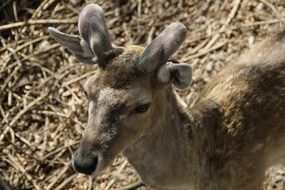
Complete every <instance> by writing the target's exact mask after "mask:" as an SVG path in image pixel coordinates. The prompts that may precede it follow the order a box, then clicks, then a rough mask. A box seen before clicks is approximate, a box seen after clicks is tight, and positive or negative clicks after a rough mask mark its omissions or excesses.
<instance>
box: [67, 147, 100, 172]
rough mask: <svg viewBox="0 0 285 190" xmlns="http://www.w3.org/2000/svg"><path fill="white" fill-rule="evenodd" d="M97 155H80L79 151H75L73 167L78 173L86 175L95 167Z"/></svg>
mask: <svg viewBox="0 0 285 190" xmlns="http://www.w3.org/2000/svg"><path fill="white" fill-rule="evenodd" d="M97 164H98V157H97V156H95V155H90V156H89V157H82V156H81V154H80V153H78V152H76V153H75V155H74V158H73V162H72V165H73V169H74V170H75V171H77V172H79V173H83V174H86V175H90V174H92V173H93V172H94V171H95V170H96V167H97Z"/></svg>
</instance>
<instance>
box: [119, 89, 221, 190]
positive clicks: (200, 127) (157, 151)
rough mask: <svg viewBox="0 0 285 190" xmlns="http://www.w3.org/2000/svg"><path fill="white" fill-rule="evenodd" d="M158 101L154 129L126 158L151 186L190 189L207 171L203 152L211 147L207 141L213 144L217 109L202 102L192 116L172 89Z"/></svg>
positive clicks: (129, 151) (155, 106)
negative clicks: (178, 186) (204, 165)
mask: <svg viewBox="0 0 285 190" xmlns="http://www.w3.org/2000/svg"><path fill="white" fill-rule="evenodd" d="M155 102H157V104H156V105H154V109H156V110H154V114H153V118H152V126H150V127H151V128H152V129H153V130H150V131H151V132H150V133H148V134H146V135H144V136H142V137H141V138H140V139H139V140H138V141H136V142H135V143H133V144H132V145H131V146H130V147H128V148H127V150H126V151H125V152H124V155H125V156H126V158H127V159H128V161H129V162H130V163H131V164H132V165H133V167H134V168H135V169H136V171H137V172H138V173H139V175H140V177H141V178H142V180H143V181H145V182H146V183H147V184H148V185H149V184H154V186H155V184H156V183H160V184H165V185H167V187H171V185H173V187H176V188H177V185H178V184H179V185H182V186H183V184H185V186H187V188H189V182H191V181H193V180H195V179H194V178H197V177H198V175H199V173H201V172H202V170H203V168H201V166H203V164H201V162H203V160H201V155H199V153H200V152H201V149H202V148H207V147H202V146H205V142H204V141H205V140H206V141H209V143H208V144H211V143H210V141H211V139H212V138H211V136H213V134H214V133H213V130H214V125H215V123H216V120H217V115H216V114H213V109H214V107H216V106H214V105H213V104H211V103H200V104H199V105H197V106H195V107H196V108H193V110H191V111H190V113H191V114H189V113H188V112H187V110H186V109H185V108H184V107H183V106H182V105H180V104H179V103H178V101H177V99H176V97H175V94H174V91H173V90H172V89H171V90H169V89H168V90H167V91H166V92H164V93H162V94H160V96H159V99H157V101H155ZM206 137H207V139H205V138H206ZM213 138H214V137H213ZM187 188H186V189H187ZM182 189H183V188H182Z"/></svg>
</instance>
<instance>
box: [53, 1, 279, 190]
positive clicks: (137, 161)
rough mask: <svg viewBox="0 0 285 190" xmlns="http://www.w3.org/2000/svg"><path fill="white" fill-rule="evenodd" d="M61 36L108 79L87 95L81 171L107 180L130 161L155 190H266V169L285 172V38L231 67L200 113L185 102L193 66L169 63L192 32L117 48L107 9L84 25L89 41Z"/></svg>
mask: <svg viewBox="0 0 285 190" xmlns="http://www.w3.org/2000/svg"><path fill="white" fill-rule="evenodd" d="M49 32H50V34H51V36H52V37H53V38H54V39H56V40H57V41H58V42H59V43H61V44H62V45H64V46H66V47H67V48H68V49H69V50H70V51H71V52H72V53H73V54H74V55H75V56H76V57H77V58H78V59H79V60H80V61H82V62H84V63H88V64H90V63H95V62H94V60H93V57H94V55H96V56H97V58H98V60H97V62H98V65H99V73H98V75H96V76H93V77H91V78H89V79H88V80H87V81H86V83H85V85H84V89H85V91H86V93H87V95H88V97H89V101H90V104H89V117H88V122H87V127H86V130H85V132H84V134H83V138H82V141H81V144H80V147H79V149H78V151H77V152H76V154H75V156H74V159H73V166H74V168H75V170H76V171H78V172H81V173H85V174H88V175H97V174H98V173H99V172H100V171H102V170H103V169H104V168H106V167H107V166H108V165H109V164H110V162H111V161H112V160H113V159H114V158H115V156H116V155H117V154H119V153H123V154H124V155H125V156H126V157H127V159H128V160H129V162H130V163H131V164H132V165H133V166H134V168H135V169H136V171H137V172H138V173H139V175H140V177H141V178H142V180H143V181H144V182H145V183H146V184H147V185H149V186H150V187H152V188H154V189H162V190H164V189H165V190H167V189H175V190H184V189H190V188H191V189H195V190H239V189H243V190H255V189H256V190H257V189H259V188H260V187H261V184H262V180H263V178H264V174H265V171H266V169H267V168H268V167H269V166H271V165H273V164H282V163H285V54H284V52H285V34H284V33H283V34H279V35H276V36H274V37H273V38H270V39H268V40H266V41H264V42H262V43H260V44H259V45H257V46H256V47H254V48H252V49H251V50H250V51H248V52H247V53H245V54H244V55H242V56H241V57H240V58H239V59H237V60H236V61H235V62H233V63H232V64H229V66H228V67H227V68H225V69H224V70H223V71H222V72H221V73H220V74H219V75H218V76H217V77H216V78H215V79H214V80H212V82H210V83H209V85H208V86H207V88H206V89H205V90H204V92H203V93H202V95H201V97H200V99H199V100H198V101H197V102H196V103H195V105H194V106H193V108H191V109H186V108H185V107H183V106H182V105H180V104H179V102H178V101H177V99H176V96H175V93H174V90H173V87H172V85H171V84H174V85H175V86H176V87H178V88H186V87H187V86H189V85H190V82H191V74H192V70H191V66H190V65H188V64H183V63H173V62H172V61H169V59H170V57H171V55H172V54H173V53H174V52H175V51H176V50H177V49H178V48H179V46H180V44H181V43H182V42H183V40H184V39H185V35H186V28H185V27H184V26H183V25H182V24H179V23H174V24H171V25H169V26H168V27H167V28H166V29H165V30H164V31H163V32H162V33H161V34H160V35H159V36H158V37H157V38H156V39H155V40H154V41H153V42H152V43H151V44H150V45H149V46H148V47H147V48H143V47H138V46H129V47H126V48H118V47H115V46H113V45H112V44H111V42H110V38H109V35H108V32H107V28H106V24H105V22H104V17H103V11H102V9H101V8H100V7H99V6H98V5H88V6H86V7H85V8H84V9H83V11H82V12H81V14H80V17H79V32H80V37H74V36H70V35H67V34H64V33H61V32H59V31H58V30H56V29H53V28H50V29H49Z"/></svg>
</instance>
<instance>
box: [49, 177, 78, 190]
mask: <svg viewBox="0 0 285 190" xmlns="http://www.w3.org/2000/svg"><path fill="white" fill-rule="evenodd" d="M76 176H77V174H73V175H72V176H69V177H68V178H67V179H66V180H64V181H63V182H62V183H61V184H59V186H57V188H55V189H54V190H60V189H62V188H64V186H66V185H67V184H68V183H69V182H71V181H72V180H73V179H74V178H75V177H76Z"/></svg>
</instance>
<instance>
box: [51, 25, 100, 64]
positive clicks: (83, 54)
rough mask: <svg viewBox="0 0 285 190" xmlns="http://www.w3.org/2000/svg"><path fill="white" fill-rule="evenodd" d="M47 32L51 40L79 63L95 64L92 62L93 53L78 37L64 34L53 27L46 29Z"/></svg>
mask: <svg viewBox="0 0 285 190" xmlns="http://www.w3.org/2000/svg"><path fill="white" fill-rule="evenodd" d="M48 32H49V35H50V36H51V37H52V38H53V39H55V40H56V41H57V42H58V43H60V44H61V45H63V46H64V47H66V48H67V49H68V50H69V51H71V53H72V54H73V55H74V56H75V57H76V58H77V59H78V60H79V61H81V62H83V63H87V64H95V62H94V61H93V60H92V59H93V57H94V54H93V52H92V51H91V49H90V48H89V46H88V45H87V44H86V42H85V41H84V40H82V39H80V38H79V36H76V35H69V34H65V33H63V32H61V31H59V30H57V29H55V28H53V27H48Z"/></svg>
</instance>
